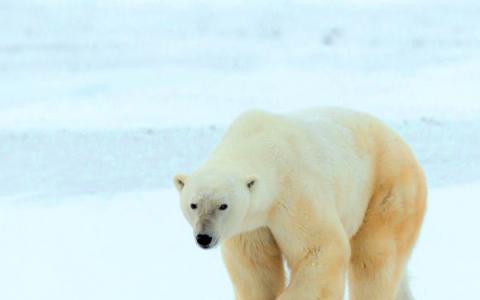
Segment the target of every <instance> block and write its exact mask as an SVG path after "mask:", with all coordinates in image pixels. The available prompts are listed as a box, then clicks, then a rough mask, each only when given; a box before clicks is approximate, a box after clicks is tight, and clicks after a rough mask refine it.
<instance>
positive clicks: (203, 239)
mask: <svg viewBox="0 0 480 300" xmlns="http://www.w3.org/2000/svg"><path fill="white" fill-rule="evenodd" d="M211 242H212V237H211V236H209V235H208V234H199V235H197V243H198V244H199V245H200V246H202V247H204V248H205V247H208V245H210V243H211Z"/></svg>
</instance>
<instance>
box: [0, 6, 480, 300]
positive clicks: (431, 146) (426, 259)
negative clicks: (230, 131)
mask: <svg viewBox="0 0 480 300" xmlns="http://www.w3.org/2000/svg"><path fill="white" fill-rule="evenodd" d="M319 105H339V106H346V107H350V108H356V109H362V110H365V111H368V112H371V113H374V114H376V115H378V116H380V117H381V118H383V119H384V120H385V121H386V122H388V123H389V124H390V125H391V126H392V127H393V128H395V129H396V130H397V131H399V132H400V134H401V135H402V136H403V137H404V138H405V139H406V140H407V141H408V142H409V143H410V144H411V145H412V147H413V149H414V151H415V153H416V154H417V156H418V158H419V160H420V162H421V163H422V165H423V166H424V168H425V170H426V173H427V176H428V179H429V183H430V187H431V190H430V199H429V211H428V214H427V219H426V224H425V226H424V229H423V232H422V235H421V238H420V241H419V244H418V247H417V249H416V251H415V252H414V256H413V258H412V262H411V265H410V273H411V281H412V285H413V287H414V292H415V294H416V295H417V298H418V299H419V300H420V299H425V300H430V299H432V300H433V299H435V300H437V299H456V298H461V299H476V298H478V297H480V287H479V286H478V284H477V279H478V278H479V277H480V272H479V271H478V270H480V260H479V259H478V258H477V253H479V250H480V243H479V242H478V238H476V236H477V235H478V234H477V232H476V228H478V227H479V226H480V221H479V220H478V218H477V217H476V215H475V214H476V212H477V210H478V209H480V204H478V203H477V199H479V198H480V168H479V167H478V166H479V165H480V147H479V146H480V131H479V129H480V3H478V1H474V0H458V1H454V0H451V1H448V0H442V1H429V0H426V1H413V0H412V1H410V0H408V1H401V0H391V1H386V0H380V1H373V0H358V1H353V0H352V1H348V0H344V1H336V2H331V1H330V2H327V1H325V2H322V1H313V0H297V1H293V0H282V1H240V0H232V1H220V0H212V1H193V0H178V1H160V0H159V1H155V0H142V1H134V0H128V1H120V0H118V1H116V0H105V1H94V0H84V1H68V2H66V1H60V0H42V1H40V0H0V299H6V300H30V299H42V300H43V299H45V300H46V299H48V300H56V299H62V300H63V299H92V300H100V299H102V300H103V299H118V300H127V299H145V300H147V299H191V298H193V297H196V298H198V299H232V298H233V297H232V291H231V286H230V283H229V281H228V278H227V275H226V273H225V270H224V267H223V264H222V262H221V259H220V256H219V252H218V250H215V251H210V252H208V251H202V250H200V249H198V248H197V247H196V246H195V244H194V240H193V237H192V236H191V232H190V229H189V227H188V225H187V223H186V222H185V221H184V220H183V217H182V216H181V213H180V210H179V208H178V200H177V195H176V192H175V191H174V190H173V188H172V184H171V177H172V176H173V175H174V174H175V173H177V172H179V171H187V172H188V171H189V170H191V169H192V168H194V167H195V165H197V164H198V163H200V162H201V160H202V159H204V158H205V157H206V155H207V154H208V152H209V150H210V149H211V148H212V147H213V146H214V145H215V143H216V142H217V141H218V140H219V138H220V137H221V135H222V133H223V132H224V131H225V128H226V124H227V123H228V122H230V121H231V119H232V118H233V117H234V116H236V115H237V114H239V113H240V112H241V111H243V110H245V109H248V108H264V109H268V110H271V111H287V110H293V109H301V108H306V107H310V106H319Z"/></svg>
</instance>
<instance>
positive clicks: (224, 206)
mask: <svg viewBox="0 0 480 300" xmlns="http://www.w3.org/2000/svg"><path fill="white" fill-rule="evenodd" d="M227 208H228V205H226V204H222V205H220V207H219V208H218V209H219V210H226V209H227Z"/></svg>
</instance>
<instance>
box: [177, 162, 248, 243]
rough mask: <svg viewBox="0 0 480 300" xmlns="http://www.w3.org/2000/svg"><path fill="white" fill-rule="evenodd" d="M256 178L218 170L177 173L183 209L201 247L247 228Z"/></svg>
mask: <svg viewBox="0 0 480 300" xmlns="http://www.w3.org/2000/svg"><path fill="white" fill-rule="evenodd" d="M256 181H257V178H256V176H253V175H252V176H242V175H238V174H233V173H229V172H224V171H219V170H208V171H206V170H205V171H199V172H195V173H193V174H191V175H189V176H187V175H183V174H179V175H176V176H175V177H174V183H175V186H176V187H177V190H178V191H179V193H180V202H181V208H182V212H183V214H184V216H185V218H186V219H187V220H188V222H189V223H190V225H191V226H192V228H193V233H194V236H195V239H196V241H197V244H198V245H199V246H200V247H202V248H204V249H209V248H213V247H215V246H216V245H217V244H218V243H219V242H220V241H221V240H223V239H227V238H229V237H232V236H234V235H235V234H238V233H241V232H242V231H243V230H244V229H243V226H244V221H245V219H246V217H247V214H248V211H249V208H250V204H251V198H252V194H253V193H254V188H255V185H256Z"/></svg>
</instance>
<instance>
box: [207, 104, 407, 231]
mask: <svg viewBox="0 0 480 300" xmlns="http://www.w3.org/2000/svg"><path fill="white" fill-rule="evenodd" d="M227 165H228V168H230V169H235V170H236V172H240V173H242V172H243V173H245V174H246V175H250V174H258V175H259V177H260V178H261V179H262V181H263V184H264V185H266V186H268V189H267V190H263V193H262V195H261V198H262V199H260V200H258V201H256V202H259V203H262V206H270V205H272V204H274V202H276V201H283V202H286V203H288V201H295V200H294V198H295V197H297V195H302V194H305V193H307V192H309V193H314V194H316V195H318V196H315V197H318V199H317V201H318V203H319V205H321V206H323V207H325V209H332V208H333V209H334V210H335V211H337V213H338V215H339V217H340V219H341V222H342V224H343V226H344V228H345V231H346V232H347V234H348V235H349V236H352V235H353V234H354V233H355V232H356V231H357V230H358V228H359V226H360V225H361V223H362V221H363V216H364V214H365V211H366V209H367V207H368V203H369V200H370V198H371V197H372V194H373V193H374V191H375V189H376V187H377V186H378V185H379V184H381V181H388V178H390V177H395V176H396V174H397V173H399V172H402V168H404V165H416V161H415V159H414V158H413V155H412V153H411V151H410V149H409V148H408V146H407V145H406V144H405V143H404V142H403V141H402V140H401V138H400V137H399V136H398V135H397V134H396V133H394V132H393V131H392V130H390V129H389V128H387V127H386V126H385V125H384V124H383V123H382V122H380V121H379V120H377V119H376V118H374V117H371V116H369V115H367V114H364V113H360V112H354V111H350V110H347V109H339V108H319V109H310V110H307V111H302V112H296V113H291V114H271V113H266V112H263V111H250V112H246V113H244V114H243V115H241V116H240V117H239V118H237V120H235V121H234V122H233V124H232V125H231V127H230V129H229V130H228V132H227V134H226V135H225V137H224V138H223V140H222V141H221V142H220V144H219V145H218V146H217V148H216V149H215V151H214V152H213V153H212V155H211V157H210V159H209V160H208V161H207V163H206V164H205V166H204V168H208V167H214V168H223V167H224V166H227Z"/></svg>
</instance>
